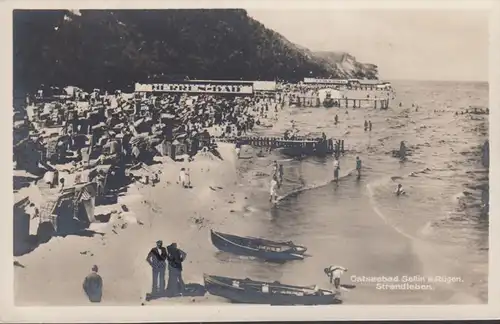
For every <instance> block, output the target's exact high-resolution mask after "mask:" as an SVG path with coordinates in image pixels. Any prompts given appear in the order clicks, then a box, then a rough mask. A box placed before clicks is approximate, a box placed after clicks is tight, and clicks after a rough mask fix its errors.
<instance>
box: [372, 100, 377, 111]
mask: <svg viewBox="0 0 500 324" xmlns="http://www.w3.org/2000/svg"><path fill="white" fill-rule="evenodd" d="M373 103H374V105H375V109H377V99H374V100H373Z"/></svg>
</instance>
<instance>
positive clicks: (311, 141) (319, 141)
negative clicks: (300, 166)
mask: <svg viewBox="0 0 500 324" xmlns="http://www.w3.org/2000/svg"><path fill="white" fill-rule="evenodd" d="M215 140H216V141H218V142H224V143H232V144H240V145H250V146H254V147H260V148H274V149H279V148H285V149H291V150H296V151H300V152H303V153H304V154H308V153H310V154H313V153H323V154H333V153H335V154H340V153H343V152H345V150H344V140H335V139H333V138H329V139H323V138H321V137H318V138H311V137H294V138H284V137H258V136H256V137H215Z"/></svg>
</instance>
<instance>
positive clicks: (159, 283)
mask: <svg viewBox="0 0 500 324" xmlns="http://www.w3.org/2000/svg"><path fill="white" fill-rule="evenodd" d="M166 260H167V250H166V249H165V248H164V247H163V242H162V241H157V242H156V247H154V248H152V249H151V251H149V253H148V255H147V257H146V261H147V262H148V263H149V265H150V266H151V268H152V270H153V286H152V289H151V293H152V294H155V293H156V294H158V293H162V292H164V291H165V270H166V268H167V264H166Z"/></svg>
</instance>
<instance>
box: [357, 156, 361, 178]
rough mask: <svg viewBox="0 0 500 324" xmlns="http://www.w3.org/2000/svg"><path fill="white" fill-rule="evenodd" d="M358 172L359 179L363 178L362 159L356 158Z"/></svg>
mask: <svg viewBox="0 0 500 324" xmlns="http://www.w3.org/2000/svg"><path fill="white" fill-rule="evenodd" d="M356 172H357V173H358V179H359V178H361V159H360V158H359V156H356Z"/></svg>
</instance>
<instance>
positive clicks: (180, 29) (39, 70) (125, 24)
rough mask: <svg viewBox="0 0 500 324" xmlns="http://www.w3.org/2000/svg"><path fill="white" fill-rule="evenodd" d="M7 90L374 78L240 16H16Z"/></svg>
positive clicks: (369, 69) (351, 61)
mask: <svg viewBox="0 0 500 324" xmlns="http://www.w3.org/2000/svg"><path fill="white" fill-rule="evenodd" d="M13 28H14V35H13V36H14V62H13V63H14V88H15V90H16V91H19V92H21V93H23V92H25V91H33V90H34V89H36V88H37V87H38V86H39V85H40V84H45V85H56V86H66V85H68V84H72V85H76V86H80V87H82V88H84V89H87V90H89V89H92V88H94V87H98V88H103V89H108V90H113V89H126V87H130V86H131V85H132V84H134V82H147V81H148V80H149V81H151V79H152V78H154V79H155V80H158V79H162V78H164V77H165V76H167V75H169V76H175V77H176V78H179V77H187V76H189V77H190V78H195V79H228V80H234V79H236V80H238V79H244V80H274V79H276V78H280V79H284V80H287V81H299V80H302V79H303V78H304V77H306V76H310V75H314V76H316V77H334V78H339V77H358V78H369V79H374V78H377V70H376V66H374V65H367V64H362V63H359V62H357V61H356V59H355V58H354V57H352V56H351V55H349V54H347V53H346V55H345V59H343V60H341V61H340V62H334V61H332V59H331V58H330V57H329V56H325V55H324V54H321V53H319V54H318V53H314V52H312V51H310V50H308V49H306V48H303V47H301V46H299V45H296V44H294V43H292V42H290V41H288V40H287V39H286V38H285V37H283V36H282V35H280V34H279V33H277V32H275V31H273V30H271V29H268V28H266V27H265V26H264V25H263V24H261V23H260V22H258V21H256V20H254V19H252V18H251V17H249V16H248V14H247V12H246V11H245V10H240V9H231V10H222V9H221V10H201V9H200V10H106V11H104V10H81V11H75V10H72V11H68V10H42V11H36V12H34V11H30V10H16V11H15V12H14V24H13Z"/></svg>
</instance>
